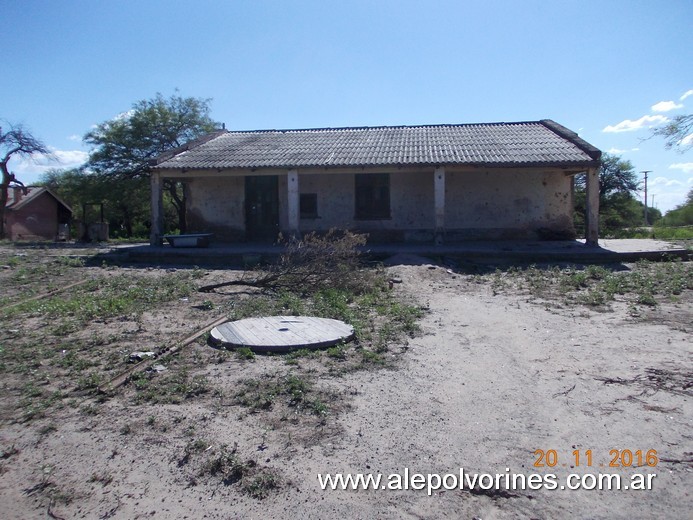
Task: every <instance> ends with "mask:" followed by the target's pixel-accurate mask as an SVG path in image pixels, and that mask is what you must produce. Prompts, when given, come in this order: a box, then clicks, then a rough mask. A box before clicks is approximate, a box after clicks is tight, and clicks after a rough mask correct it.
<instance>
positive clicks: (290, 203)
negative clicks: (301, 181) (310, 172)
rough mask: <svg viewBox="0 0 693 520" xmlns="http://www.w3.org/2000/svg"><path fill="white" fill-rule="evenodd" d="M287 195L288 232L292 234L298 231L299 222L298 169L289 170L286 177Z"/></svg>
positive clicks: (296, 233)
mask: <svg viewBox="0 0 693 520" xmlns="http://www.w3.org/2000/svg"><path fill="white" fill-rule="evenodd" d="M286 181H287V182H286V184H287V189H288V196H287V209H288V211H289V218H288V222H289V232H290V233H291V234H293V235H298V233H299V222H300V195H299V189H298V170H289V171H288V173H287V179H286Z"/></svg>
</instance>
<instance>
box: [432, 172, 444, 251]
mask: <svg viewBox="0 0 693 520" xmlns="http://www.w3.org/2000/svg"><path fill="white" fill-rule="evenodd" d="M433 204H434V206H435V216H436V227H435V243H436V244H442V243H443V237H444V235H445V168H443V167H439V168H436V169H435V170H434V172H433Z"/></svg>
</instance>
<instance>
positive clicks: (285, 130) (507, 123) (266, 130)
mask: <svg viewBox="0 0 693 520" xmlns="http://www.w3.org/2000/svg"><path fill="white" fill-rule="evenodd" d="M543 121H544V120H539V121H494V122H491V123H434V124H421V125H376V126H325V127H315V128H264V129H256V130H228V129H227V130H226V133H228V134H262V133H272V132H277V133H289V132H320V131H338V130H380V129H385V128H442V127H458V128H459V127H464V126H503V125H505V126H516V125H529V124H534V125H541V124H542V123H543Z"/></svg>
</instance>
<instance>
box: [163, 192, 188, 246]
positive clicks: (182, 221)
mask: <svg viewBox="0 0 693 520" xmlns="http://www.w3.org/2000/svg"><path fill="white" fill-rule="evenodd" d="M164 182H165V184H166V189H167V190H168V192H169V194H170V195H171V202H172V203H173V207H174V208H176V213H178V230H179V231H180V233H181V234H183V233H187V232H188V221H187V218H186V212H185V206H186V200H185V186H183V183H182V182H175V181H172V180H166V181H164ZM179 187H180V192H179V191H178V190H179Z"/></svg>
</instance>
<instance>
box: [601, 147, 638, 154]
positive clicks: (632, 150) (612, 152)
mask: <svg viewBox="0 0 693 520" xmlns="http://www.w3.org/2000/svg"><path fill="white" fill-rule="evenodd" d="M639 150H640V148H631V149H630V150H621V149H620V148H611V149H610V150H609V151H607V153H610V154H612V155H620V154H624V153H628V152H637V151H639Z"/></svg>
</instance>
